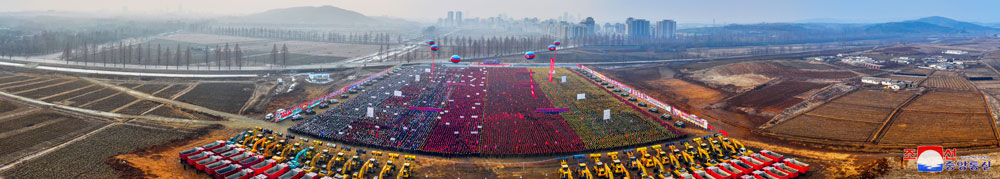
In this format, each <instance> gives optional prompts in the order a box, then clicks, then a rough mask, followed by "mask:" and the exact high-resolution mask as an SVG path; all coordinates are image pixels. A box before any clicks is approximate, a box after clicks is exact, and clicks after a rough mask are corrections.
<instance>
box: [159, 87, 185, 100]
mask: <svg viewBox="0 0 1000 179" xmlns="http://www.w3.org/2000/svg"><path fill="white" fill-rule="evenodd" d="M186 88H188V85H184V84H176V85H173V86H170V87H168V88H167V89H165V90H163V91H160V92H159V93H156V94H153V96H156V97H161V98H166V99H171V98H173V97H174V95H177V93H180V92H181V91H183V90H184V89H186Z"/></svg>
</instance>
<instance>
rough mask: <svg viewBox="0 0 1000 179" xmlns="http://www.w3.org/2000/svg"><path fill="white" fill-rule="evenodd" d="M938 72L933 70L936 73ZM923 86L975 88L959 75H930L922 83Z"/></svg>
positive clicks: (959, 88)
mask: <svg viewBox="0 0 1000 179" xmlns="http://www.w3.org/2000/svg"><path fill="white" fill-rule="evenodd" d="M937 73H940V72H935V73H934V74H937ZM923 86H926V87H931V88H947V89H956V90H975V89H976V87H975V86H972V83H969V80H967V79H965V78H964V77H960V76H937V75H931V77H928V78H927V81H925V82H924V83H923Z"/></svg>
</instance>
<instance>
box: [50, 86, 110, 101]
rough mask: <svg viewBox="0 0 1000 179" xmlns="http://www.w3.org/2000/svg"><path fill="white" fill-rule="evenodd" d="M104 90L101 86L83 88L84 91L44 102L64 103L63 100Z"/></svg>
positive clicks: (66, 94) (54, 97)
mask: <svg viewBox="0 0 1000 179" xmlns="http://www.w3.org/2000/svg"><path fill="white" fill-rule="evenodd" d="M102 89H104V88H103V87H101V86H97V85H93V86H90V87H86V88H83V89H80V90H76V91H73V92H69V93H65V94H61V95H58V96H53V97H50V98H47V99H45V100H43V101H45V102H50V103H51V102H56V101H62V100H66V99H70V98H73V97H76V96H80V95H83V94H87V93H90V92H95V91H98V90H102Z"/></svg>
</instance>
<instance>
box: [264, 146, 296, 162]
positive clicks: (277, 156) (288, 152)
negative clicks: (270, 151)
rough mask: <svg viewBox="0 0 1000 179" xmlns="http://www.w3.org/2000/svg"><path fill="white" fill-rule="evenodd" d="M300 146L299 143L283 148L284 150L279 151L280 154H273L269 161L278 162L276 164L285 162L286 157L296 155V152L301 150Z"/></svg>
mask: <svg viewBox="0 0 1000 179" xmlns="http://www.w3.org/2000/svg"><path fill="white" fill-rule="evenodd" d="M301 146H302V144H299V143H295V144H292V145H288V146H285V148H284V149H281V151H280V152H278V153H276V154H274V156H272V157H271V159H273V160H275V161H278V163H282V162H285V160H288V157H289V156H290V155H294V154H297V153H295V152H296V151H300V150H302V147H301Z"/></svg>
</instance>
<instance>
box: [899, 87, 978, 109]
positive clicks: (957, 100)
mask: <svg viewBox="0 0 1000 179" xmlns="http://www.w3.org/2000/svg"><path fill="white" fill-rule="evenodd" d="M903 109H905V110H908V111H925V112H949V113H986V112H987V109H986V102H985V101H983V96H982V95H981V94H980V93H979V92H954V91H938V90H935V91H930V92H927V93H926V94H924V95H921V96H920V97H917V99H916V100H914V101H913V102H912V103H910V104H909V105H907V106H906V107H905V108H903Z"/></svg>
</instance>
